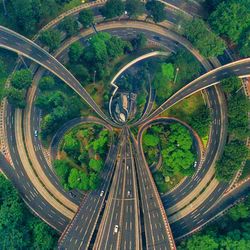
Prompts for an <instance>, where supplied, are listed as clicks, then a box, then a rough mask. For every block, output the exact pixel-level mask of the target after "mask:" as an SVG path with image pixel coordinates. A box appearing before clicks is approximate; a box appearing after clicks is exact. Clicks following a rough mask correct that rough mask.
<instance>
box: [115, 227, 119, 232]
mask: <svg viewBox="0 0 250 250" xmlns="http://www.w3.org/2000/svg"><path fill="white" fill-rule="evenodd" d="M118 229H119V227H118V225H115V227H114V233H118Z"/></svg>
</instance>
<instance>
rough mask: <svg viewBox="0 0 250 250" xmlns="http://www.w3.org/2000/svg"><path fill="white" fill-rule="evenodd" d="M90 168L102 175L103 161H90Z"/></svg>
mask: <svg viewBox="0 0 250 250" xmlns="http://www.w3.org/2000/svg"><path fill="white" fill-rule="evenodd" d="M89 167H90V168H91V169H92V170H94V171H95V172H97V173H100V171H101V170H102V167H103V162H102V160H95V159H90V161H89Z"/></svg>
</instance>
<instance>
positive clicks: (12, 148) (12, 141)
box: [6, 105, 68, 226]
mask: <svg viewBox="0 0 250 250" xmlns="http://www.w3.org/2000/svg"><path fill="white" fill-rule="evenodd" d="M14 112H15V110H14V109H13V108H12V107H11V106H10V105H7V110H6V114H7V117H9V126H7V139H8V145H9V152H10V155H11V158H12V160H13V164H14V169H15V175H16V176H17V178H18V180H19V181H20V185H19V186H20V187H23V188H24V190H25V191H24V193H25V194H24V196H23V197H24V199H25V200H26V201H27V200H28V201H29V202H31V201H32V200H34V199H42V201H41V202H40V203H42V205H41V204H40V206H38V210H37V212H40V213H41V217H43V218H45V217H46V211H47V209H46V206H45V204H47V201H46V203H45V202H44V199H43V197H42V196H41V195H40V194H39V193H38V191H37V190H36V188H35V187H34V185H33V184H32V182H31V180H30V179H29V178H28V176H27V175H26V172H25V169H24V167H23V165H22V161H21V159H20V156H19V154H18V150H17V145H16V136H15V128H14V124H15V118H14ZM32 205H34V206H35V208H36V204H35V203H32ZM50 207H51V206H50ZM31 208H32V209H33V207H32V206H31ZM35 208H34V209H35ZM49 210H51V211H53V212H51V213H50V211H47V212H48V216H49V217H50V216H52V217H53V215H54V214H56V215H57V214H59V215H60V214H61V213H60V212H59V211H57V210H56V209H54V210H53V209H49ZM52 214H53V215H52ZM38 215H40V214H38ZM56 215H55V219H56V218H57V216H56ZM64 220H65V219H63V221H64ZM67 221H68V220H67ZM58 224H59V225H60V224H62V225H61V226H64V222H62V221H60V220H59V223H58ZM52 225H53V224H52Z"/></svg>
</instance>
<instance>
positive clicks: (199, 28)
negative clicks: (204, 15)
mask: <svg viewBox="0 0 250 250" xmlns="http://www.w3.org/2000/svg"><path fill="white" fill-rule="evenodd" d="M184 35H185V36H186V37H187V39H188V40H190V42H191V43H192V44H193V45H194V47H196V48H197V49H198V50H199V51H200V53H201V54H202V55H203V56H205V57H206V58H209V57H214V56H219V55H222V54H223V52H224V50H225V48H226V47H225V42H224V41H223V40H222V39H221V38H219V37H218V36H217V35H216V34H215V33H213V32H212V31H210V30H209V29H208V27H207V26H206V24H205V22H204V21H203V20H201V19H198V18H194V19H193V20H192V21H191V22H185V24H184Z"/></svg>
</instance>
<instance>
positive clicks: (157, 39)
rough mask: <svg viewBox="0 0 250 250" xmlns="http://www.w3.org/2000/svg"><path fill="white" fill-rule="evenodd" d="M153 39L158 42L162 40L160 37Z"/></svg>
mask: <svg viewBox="0 0 250 250" xmlns="http://www.w3.org/2000/svg"><path fill="white" fill-rule="evenodd" d="M153 38H154V39H155V40H156V41H161V38H160V37H159V36H153Z"/></svg>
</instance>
